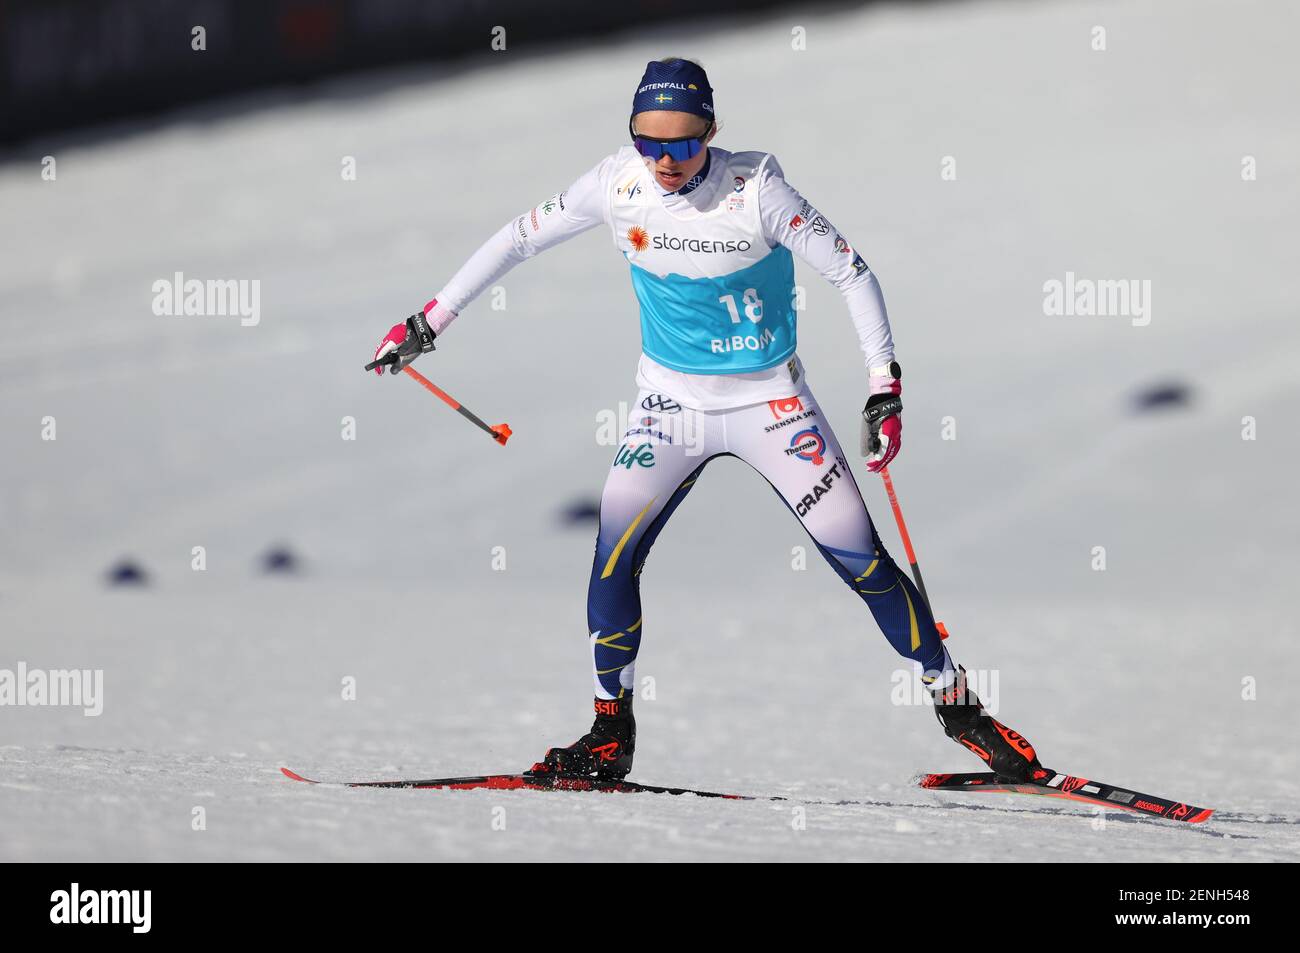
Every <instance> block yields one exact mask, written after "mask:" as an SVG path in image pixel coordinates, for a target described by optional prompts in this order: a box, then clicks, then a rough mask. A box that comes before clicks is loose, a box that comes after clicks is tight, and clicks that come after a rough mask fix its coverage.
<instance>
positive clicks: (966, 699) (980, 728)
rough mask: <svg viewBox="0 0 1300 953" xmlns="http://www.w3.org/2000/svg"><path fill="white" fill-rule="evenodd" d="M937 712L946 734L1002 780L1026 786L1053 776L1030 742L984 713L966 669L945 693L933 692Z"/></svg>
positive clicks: (959, 670)
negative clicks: (1026, 782)
mask: <svg viewBox="0 0 1300 953" xmlns="http://www.w3.org/2000/svg"><path fill="white" fill-rule="evenodd" d="M932 694H933V695H934V713H935V714H936V715H937V716H938V717H939V724H941V725H943V730H944V734H946V735H947V736H948V737H949V738H951V739H952V740H953V741H955V742H957V743H958V744H959V745H962V746H963V747H965V748H968V749H969V750H970V751H972V752H974V753H975V754H976V755H978V756H979V758H980V760H982V761H983V762H984V763H985V764H987V765H988V766H989V768H990V769H992V771H993V772H994V773H995V774H996V775H997V776H998V779H999V780H1001V781H1012V782H1020V783H1023V782H1025V781H1044V780H1046V779H1047V778H1049V777H1051V774H1052V772H1051V771H1048V770H1047V769H1046V768H1044V767H1043V766H1042V765H1041V764H1039V762H1038V755H1037V754H1036V753H1035V751H1034V746H1033V745H1031V744H1030V743H1029V739H1028V738H1026V737H1025V736H1024V735H1022V734H1020V733H1019V732H1018V731H1013V730H1012V729H1010V728H1008V727H1007V726H1006V725H1004V724H1002V722H1000V721H998V720H997V719H995V718H993V717H992V716H991V715H989V713H988V712H986V711H985V710H984V705H983V704H981V703H980V700H979V698H978V697H976V695H975V692H973V691H972V690H971V689H970V688H969V686H967V684H966V670H965V669H964V668H961V667H960V666H959V667H958V669H957V679H956V681H954V682H953V683H952V685H950V686H948V688H946V689H943V690H938V689H936V690H933V692H932Z"/></svg>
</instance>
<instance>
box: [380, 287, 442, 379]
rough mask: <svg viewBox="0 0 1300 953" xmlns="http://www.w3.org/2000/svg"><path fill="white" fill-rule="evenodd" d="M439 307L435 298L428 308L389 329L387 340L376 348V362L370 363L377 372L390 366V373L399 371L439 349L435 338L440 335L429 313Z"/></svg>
mask: <svg viewBox="0 0 1300 953" xmlns="http://www.w3.org/2000/svg"><path fill="white" fill-rule="evenodd" d="M437 306H438V301H437V299H436V298H435V299H434V300H433V301H430V302H429V303H428V304H427V305H425V307H424V310H423V311H421V312H420V313H419V314H413V315H411V316H410V317H409V318H407V319H406V323H404V324H394V325H393V326H392V328H390V329H389V331H388V333H387V334H386V335H384V339H383V340H382V341H380V342H379V347H378V348H376V349H375V363H374V364H371V365H370V366H371V367H374V370H375V373H376V374H383V373H384V368H385V367H387V368H388V373H390V374H396V373H398V372H399V371H400V370H402V368H404V367H406V365H407V364H410V363H411V362H412V361H414V360H415V359H416V358H417V357H419V356H420V355H421V354H428V353H429V352H430V351H432V350H435V348H434V345H433V339H434V338H436V337H437V336H438V334H437V332H436V331H435V330H434V329H433V328H432V327H431V326H430V320H429V313H430V312H431V311H433V310H435V309H436V308H437ZM390 355H393V356H390ZM376 365H378V366H376Z"/></svg>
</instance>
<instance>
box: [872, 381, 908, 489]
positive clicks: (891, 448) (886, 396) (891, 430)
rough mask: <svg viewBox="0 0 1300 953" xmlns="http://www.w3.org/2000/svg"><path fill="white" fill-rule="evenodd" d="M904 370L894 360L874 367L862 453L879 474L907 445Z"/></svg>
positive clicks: (873, 471) (873, 470)
mask: <svg viewBox="0 0 1300 953" xmlns="http://www.w3.org/2000/svg"><path fill="white" fill-rule="evenodd" d="M902 395H903V369H902V368H901V367H899V366H898V362H897V361H894V362H893V363H891V364H890V365H889V366H888V367H873V368H871V396H870V397H868V398H867V406H865V407H863V408H862V455H863V456H864V457H866V458H867V469H868V470H870V471H871V472H872V473H879V472H880V471H881V470H883V469H884V468H885V467H887V466H889V464H890V462H891V461H892V460H893V459H894V457H896V456H898V451H899V450H901V449H902V447H903V418H902V416H901V414H902V413H903V396H902Z"/></svg>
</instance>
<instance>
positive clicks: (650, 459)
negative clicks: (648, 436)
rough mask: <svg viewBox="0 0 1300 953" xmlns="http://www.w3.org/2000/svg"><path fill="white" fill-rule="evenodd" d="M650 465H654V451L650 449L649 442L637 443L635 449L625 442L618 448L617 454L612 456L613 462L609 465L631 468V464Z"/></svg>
mask: <svg viewBox="0 0 1300 953" xmlns="http://www.w3.org/2000/svg"><path fill="white" fill-rule="evenodd" d="M634 465H635V466H640V467H652V466H654V465H655V455H654V451H653V450H651V449H650V444H648V443H642V444H639V445H638V446H637V447H636V448H635V449H634V448H632V447H629V446H627V445H626V444H625V445H623V446H621V447H619V448H618V454H617V455H615V457H614V463H613V465H612V466H611V467H610V469H611V470H612V469H613V468H614V467H626V468H627V469H629V470H631V469H632V467H633V466H634Z"/></svg>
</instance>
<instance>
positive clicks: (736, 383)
mask: <svg viewBox="0 0 1300 953" xmlns="http://www.w3.org/2000/svg"><path fill="white" fill-rule="evenodd" d="M709 153H710V155H709V162H708V165H707V167H706V169H705V174H704V176H703V179H702V180H698V181H696V180H693V181H695V185H694V188H692V189H690V190H689V191H686V192H685V194H683V193H682V192H671V193H666V192H665V191H664V190H663V189H662V188H661V187H660V186H659V185H658V183H657V181H656V180H655V179H654V177H653V174H652V173H651V172H650V170H649V165H650V163H649V160H645V159H642V158H641V157H640V156H639V155H637V153H636V152H635V150H633V149H632V148H631V147H630V146H624V147H622V148H621V149H619V150H618V151H617V152H615V153H613V154H612V155H609V156H607V157H605V158H604V159H602V160H601V161H600V162H599V163H597V164H596V166H595V167H594V168H592V169H591V170H590V171H588V172H587V173H585V174H584V175H582V176H581V177H580V178H579V179H578V180H577V181H576V182H574V183H573V184H572V185H571V186H570V187H569V188H568V189H566V190H565V191H563V192H560V193H558V194H556V195H554V196H552V197H550V198H548V199H547V200H545V201H544V202H542V203H540V204H539V205H538V206H536V207H535V208H533V209H530V210H529V211H527V212H525V213H523V214H522V215H520V216H519V217H518V218H516V219H513V220H512V221H510V222H509V223H507V224H506V225H504V226H502V228H501V229H500V230H499V231H498V232H496V234H494V235H493V236H492V237H490V238H489V239H488V240H487V241H486V242H484V243H483V245H482V246H481V247H480V248H479V249H478V250H477V251H476V252H474V254H473V255H472V256H471V257H470V258H469V260H468V261H467V262H466V263H465V264H464V265H463V266H462V267H461V268H460V270H459V271H457V272H456V274H455V275H454V276H453V277H452V278H451V280H450V281H449V282H447V284H446V286H445V287H443V288H442V290H441V291H439V292H438V294H437V296H436V301H437V306H436V307H434V308H433V309H432V310H430V311H429V321H430V324H431V325H432V327H433V328H434V330H435V331H436V332H437V333H439V334H442V333H443V331H444V330H445V329H446V327H447V326H448V325H449V324H450V323H451V322H452V321H453V320H454V319H455V318H456V316H457V315H458V314H459V313H460V312H462V311H463V310H464V309H465V308H466V307H467V306H468V305H469V304H470V303H471V302H472V301H474V299H475V298H477V297H478V296H479V295H480V294H482V293H483V292H484V291H485V290H487V289H488V288H489V287H491V286H492V285H493V284H494V283H495V282H496V281H498V280H499V279H500V278H501V277H502V276H503V275H504V274H505V273H506V272H507V271H509V270H510V269H511V268H513V267H514V266H515V265H517V264H519V263H520V262H522V261H524V260H525V259H528V258H532V257H533V256H534V255H536V254H538V253H539V252H541V251H544V250H545V249H547V248H551V247H552V246H554V245H558V244H560V243H561V242H564V241H567V240H568V239H570V238H573V237H574V236H575V235H580V234H582V233H583V232H585V231H588V230H589V229H592V228H594V227H596V226H597V225H600V224H606V225H608V226H609V227H610V228H611V230H612V232H613V236H614V241H615V246H616V247H618V248H619V249H620V250H621V251H622V252H623V254H624V255H625V256H626V257H627V258H628V259H629V261H630V262H631V263H632V268H633V273H634V284H635V283H636V277H637V272H638V257H640V258H641V259H642V264H643V265H647V266H648V267H649V268H650V269H651V270H654V271H657V272H659V273H660V274H659V278H660V280H664V279H665V278H666V279H668V280H671V279H673V278H675V277H676V275H677V274H681V275H685V276H686V277H687V278H688V279H690V278H696V277H697V276H698V275H700V274H704V275H709V274H712V273H713V272H711V271H710V269H715V270H716V269H717V268H718V267H719V266H718V265H717V264H716V263H715V262H716V261H717V258H718V256H716V255H715V256H709V255H703V254H701V251H704V252H707V251H709V250H710V249H709V247H708V246H709V245H710V244H712V245H715V246H716V245H719V244H720V243H717V242H713V243H709V242H708V241H707V239H706V240H704V242H703V243H701V241H700V240H694V241H692V240H686V241H678V240H676V238H675V236H671V237H672V238H673V240H671V241H667V242H664V241H660V240H658V238H659V235H658V233H656V231H655V229H656V227H658V226H656V225H655V224H654V223H658V222H668V223H670V224H669V225H668V227H667V228H666V229H665V228H662V227H658V228H659V232H662V233H664V234H663V237H664V238H670V236H669V235H668V234H666V233H667V231H669V230H671V231H673V232H678V231H687V232H689V228H688V227H686V226H689V224H690V222H691V221H692V217H695V218H696V219H697V220H699V221H705V219H704V218H703V217H701V216H703V215H705V214H715V213H716V212H717V210H720V209H723V208H724V207H727V208H730V209H731V210H737V209H740V210H743V209H744V203H745V202H746V201H751V202H752V201H754V200H755V199H756V200H757V214H756V215H755V214H753V209H752V208H751V210H750V211H749V213H748V214H746V215H745V216H744V218H745V219H746V220H748V221H750V222H752V227H753V228H754V229H755V230H756V231H758V232H759V233H761V241H762V242H765V243H766V245H767V248H768V249H777V246H784V247H785V248H786V249H789V251H790V252H792V253H794V254H795V255H797V256H798V257H799V258H801V259H803V261H805V262H806V263H807V264H808V265H810V266H811V267H813V268H815V269H816V270H817V271H818V272H820V273H821V275H822V276H823V277H824V278H825V279H826V280H827V281H829V282H830V283H831V284H833V285H835V287H837V288H838V289H839V290H840V292H841V293H842V294H843V295H844V301H845V304H846V305H847V306H848V312H849V317H850V318H851V319H852V321H853V325H854V327H855V329H856V330H857V334H858V339H859V342H860V344H861V347H862V351H863V354H864V357H865V363H866V366H867V368H868V369H869V370H870V371H873V372H876V373H879V374H884V373H885V370H884V369H885V368H887V367H888V365H889V364H890V363H891V362H892V361H893V359H894V348H893V339H892V336H891V334H890V329H889V318H888V315H887V313H886V311H885V303H884V299H883V297H882V296H881V292H880V286H879V284H878V283H877V281H876V278H875V276H874V275H873V274H872V272H871V270H870V269H869V268H868V267H867V266H866V263H865V261H864V260H863V259H862V256H861V255H859V254H858V253H857V252H856V251H855V250H854V249H853V247H852V246H851V245H850V244H849V243H848V241H847V240H846V239H845V238H843V237H842V236H841V234H840V233H839V232H838V231H837V230H836V228H835V226H834V225H832V224H831V222H830V221H829V220H828V219H827V218H826V216H825V215H823V214H822V213H821V212H819V211H818V210H817V209H816V208H815V207H814V206H813V205H812V204H811V203H810V202H808V201H807V200H805V199H804V197H803V196H802V195H800V194H799V192H798V191H796V190H795V189H794V188H793V187H792V186H791V185H790V184H789V183H787V182H786V181H785V176H784V174H783V172H782V170H781V167H780V165H779V164H778V163H777V161H776V158H775V156H772V155H770V154H767V153H761V152H758V153H730V152H727V151H726V150H723V149H718V148H711V149H710V150H709ZM738 169H740V170H742V171H749V172H752V176H751V177H750V179H748V180H747V179H746V178H745V177H744V176H739V175H734V174H733V173H735V172H736V171H737V170H738ZM629 171H631V172H632V178H633V179H636V181H635V182H632V179H629V177H628V176H629ZM641 173H644V174H641ZM630 183H631V184H630ZM638 186H639V188H638ZM632 196H635V198H632ZM632 203H635V204H636V205H637V208H636V209H635V210H634V211H635V214H637V215H640V216H641V218H640V219H639V221H643V222H646V223H647V224H649V226H650V227H649V228H647V229H645V230H642V229H640V228H639V227H633V228H631V229H628V228H627V222H628V221H629V218H628V215H629V214H630V213H629V208H628V206H629V204H632ZM656 216H657V217H656ZM637 232H640V234H639V235H638V234H636V233H637ZM647 232H650V233H651V234H652V235H654V236H655V241H654V245H655V251H651V250H650V249H649V244H650V242H649V236H648V235H647ZM706 234H707V233H706ZM758 237H760V236H756V238H758ZM754 245H756V246H757V245H758V242H757V241H755V242H754ZM665 247H667V248H668V249H670V254H668V255H667V256H665V254H664V248H665ZM671 250H676V251H678V252H679V255H680V258H681V260H680V261H677V260H675V259H673V258H672V256H671ZM759 251H760V252H761V251H762V249H759ZM638 252H643V253H647V254H645V255H642V256H638V254H637V253H638ZM656 253H657V255H658V257H657V258H656V257H654V256H655V254H656ZM750 254H751V257H752V255H753V254H754V253H753V252H751V253H750ZM782 254H784V252H782ZM706 259H707V260H706ZM642 273H643V274H646V275H648V274H649V272H646V271H645V270H644V268H643V269H642ZM665 273H668V274H665ZM650 280H653V279H650ZM638 292H639V293H640V288H638ZM705 297H706V298H707V297H708V296H707V295H706V296H705ZM718 300H719V301H720V302H722V303H724V304H727V307H728V308H729V309H730V314H731V319H732V321H734V322H736V324H737V325H738V327H736V328H735V330H736V331H737V332H738V333H737V335H736V336H735V337H734V338H733V337H731V336H730V335H728V336H727V337H725V338H722V339H721V341H722V343H721V344H720V343H719V340H720V339H718V338H714V339H712V340H713V350H714V351H715V352H717V351H718V350H719V349H720V348H721V349H723V350H730V349H731V348H732V347H733V344H732V343H731V342H732V341H733V340H734V342H735V344H734V347H735V348H736V349H738V350H741V351H743V350H744V349H745V347H746V342H748V346H749V348H750V349H751V350H754V349H757V348H762V347H763V346H764V345H765V344H766V343H767V342H765V341H764V340H763V339H762V337H761V336H759V337H758V338H757V339H756V338H755V336H754V335H748V336H745V335H744V334H743V333H742V332H745V331H749V330H758V328H757V327H750V326H749V325H747V324H746V323H745V321H744V320H743V318H742V316H741V314H740V313H739V311H738V309H737V308H736V307H734V306H733V305H732V304H731V303H727V302H725V301H724V300H723V299H721V298H720V299H718ZM643 303H644V302H643ZM717 307H721V305H718V306H717ZM745 310H746V313H748V314H749V317H750V320H751V321H753V320H755V318H754V316H753V313H752V311H751V310H750V309H745ZM769 310H775V309H769ZM644 312H645V309H644V308H643V315H642V327H643V340H644V339H645V336H646V333H647V327H646V315H645V313H644ZM670 319H671V318H670ZM659 320H660V323H661V324H662V321H663V318H662V316H660V318H659ZM758 320H760V321H761V309H760V318H759V319H758ZM723 323H724V324H725V319H724V321H723ZM759 327H761V325H759ZM669 330H670V331H671V330H672V329H671V328H670V329H669ZM777 343H779V342H772V344H773V346H775V344H777ZM705 344H706V346H707V340H706V342H705ZM788 348H789V349H790V350H791V351H792V349H793V339H792V335H791V340H790V342H789V345H788ZM651 350H652V348H651V347H650V345H649V342H648V341H646V343H645V351H646V352H649V351H651ZM702 353H707V350H706V351H704V352H702ZM660 356H661V358H662V357H663V354H661V355H660ZM664 360H667V358H663V360H656V359H655V357H652V356H651V354H650V353H642V355H641V359H640V363H639V364H638V368H637V384H638V386H639V387H641V388H643V389H646V390H650V391H655V392H659V393H663V394H667V395H671V396H672V397H674V398H675V399H677V400H678V401H679V402H681V403H683V404H685V405H686V406H690V407H695V408H697V409H700V410H723V409H728V408H733V407H742V406H746V405H748V404H754V403H759V402H762V401H767V400H776V399H781V398H786V397H789V396H791V395H793V394H795V393H797V392H798V390H799V388H800V386H801V385H802V383H803V381H802V377H803V368H802V365H801V364H800V362H799V359H798V356H797V355H794V354H793V353H791V355H790V357H789V359H788V360H785V359H783V358H781V357H780V356H779V355H778V360H780V363H777V364H774V365H773V366H770V367H762V368H761V369H758V370H752V371H743V372H740V373H698V372H691V371H688V370H682V369H675V368H673V367H668V366H666V365H665V363H664ZM755 360H756V361H757V363H754V364H753V365H752V366H758V364H759V363H762V361H761V355H758V356H756V357H755ZM670 363H672V362H671V361H670ZM683 366H686V365H681V364H679V365H678V367H679V368H680V367H683ZM692 370H695V368H693V367H692Z"/></svg>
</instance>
